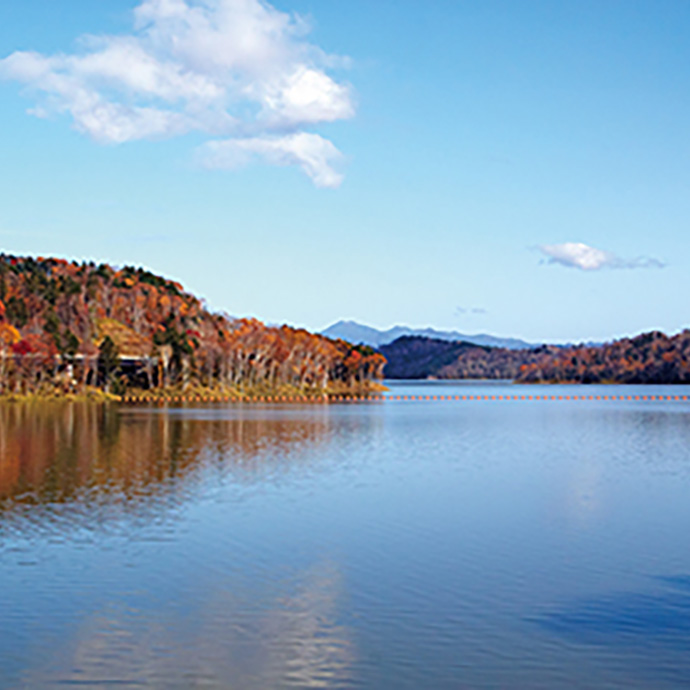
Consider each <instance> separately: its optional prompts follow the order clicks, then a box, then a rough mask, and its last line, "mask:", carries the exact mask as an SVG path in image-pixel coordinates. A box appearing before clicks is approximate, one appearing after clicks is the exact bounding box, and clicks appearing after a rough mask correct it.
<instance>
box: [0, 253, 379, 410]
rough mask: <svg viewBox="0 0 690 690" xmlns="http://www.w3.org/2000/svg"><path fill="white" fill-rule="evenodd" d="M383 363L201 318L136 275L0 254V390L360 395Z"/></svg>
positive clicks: (295, 335)
mask: <svg viewBox="0 0 690 690" xmlns="http://www.w3.org/2000/svg"><path fill="white" fill-rule="evenodd" d="M384 364H385V359H384V357H383V356H382V355H381V354H380V353H378V352H376V351H375V350H373V349H372V348H370V347H367V346H357V345H352V344H350V343H348V342H345V341H343V340H331V339H329V338H326V337H324V336H321V335H315V334H313V333H310V332H308V331H306V330H304V329H298V328H292V327H289V326H281V327H269V326H266V325H264V324H263V323H262V322H260V321H258V320H256V319H251V318H233V317H231V316H228V315H226V314H215V313H212V312H210V311H209V310H208V309H207V308H205V306H204V305H203V303H202V302H201V301H200V300H199V299H197V298H196V297H194V296H193V295H191V294H189V293H187V292H185V290H184V288H183V287H182V285H180V284H179V283H176V282H173V281H171V280H166V279H165V278H162V277H160V276H157V275H154V274H153V273H151V272H149V271H147V270H144V269H142V268H133V267H130V266H126V267H124V268H113V267H111V266H109V265H107V264H99V265H97V264H95V263H93V262H88V263H87V262H82V263H78V262H75V261H71V262H70V261H66V260H64V259H55V258H44V257H38V258H31V257H17V256H11V255H7V254H0V395H2V396H13V395H14V396H17V395H48V396H51V395H60V396H64V395H97V394H98V393H101V394H104V395H125V394H127V393H132V392H137V391H147V392H150V393H153V394H156V393H160V394H161V395H162V394H164V393H170V392H171V391H179V392H213V393H217V394H223V395H231V396H236V397H242V396H245V395H255V394H277V393H301V394H328V393H334V394H343V393H346V394H347V393H358V394H362V393H366V392H367V391H372V390H378V389H380V387H381V386H380V384H379V383H378V382H379V381H380V380H381V379H382V377H383V367H384Z"/></svg>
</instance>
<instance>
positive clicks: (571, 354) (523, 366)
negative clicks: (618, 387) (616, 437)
mask: <svg viewBox="0 0 690 690" xmlns="http://www.w3.org/2000/svg"><path fill="white" fill-rule="evenodd" d="M381 352H382V354H383V355H384V356H385V357H386V359H387V360H388V361H387V364H386V367H385V369H384V373H385V375H386V376H387V377H389V378H412V379H415V378H430V377H431V378H440V379H478V378H486V379H513V380H515V381H516V382H519V383H690V331H684V332H683V333H680V334H679V335H675V336H672V337H669V336H666V335H664V334H663V333H660V332H658V331H653V332H651V333H645V334H642V335H639V336H637V337H635V338H624V339H622V340H617V341H615V342H612V343H608V344H605V345H597V346H589V345H580V346H574V347H557V346H553V345H550V346H549V345H544V346H541V347H538V348H534V349H529V350H507V349H505V348H494V347H482V346H477V345H473V344H471V343H465V342H447V341H443V340H435V339H431V338H421V337H413V336H406V337H403V338H398V340H395V341H394V342H392V343H390V344H389V345H385V346H383V347H381Z"/></svg>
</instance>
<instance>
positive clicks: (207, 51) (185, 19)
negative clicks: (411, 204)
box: [0, 0, 355, 187]
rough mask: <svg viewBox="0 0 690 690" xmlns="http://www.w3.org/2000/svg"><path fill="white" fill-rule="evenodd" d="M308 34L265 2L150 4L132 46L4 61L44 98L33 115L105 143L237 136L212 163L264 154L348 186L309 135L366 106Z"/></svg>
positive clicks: (115, 44) (3, 73)
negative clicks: (67, 120) (56, 119)
mask: <svg viewBox="0 0 690 690" xmlns="http://www.w3.org/2000/svg"><path fill="white" fill-rule="evenodd" d="M308 30H309V27H308V26H307V24H306V23H305V22H304V21H303V20H302V19H301V18H300V17H298V16H296V15H291V14H287V13H285V12H281V11H279V10H277V9H275V8H274V7H273V6H271V5H270V4H268V3H267V2H265V1H264V0H144V1H143V2H142V3H141V4H140V5H139V6H138V7H137V8H136V9H135V10H134V27H133V30H132V33H130V34H129V35H124V36H100V37H84V38H82V39H81V47H82V49H81V50H80V51H79V52H77V53H75V54H71V55H67V54H58V55H52V56H46V55H41V54H40V53H36V52H16V53H13V54H12V55H10V56H8V57H6V58H5V59H3V60H0V79H2V78H4V79H12V80H16V81H19V82H22V83H24V84H26V85H27V87H29V90H30V91H31V92H33V93H35V94H36V96H37V105H36V107H34V108H33V109H32V110H30V111H29V112H31V113H32V114H34V115H37V116H41V117H48V116H53V115H67V116H70V117H71V118H72V121H73V124H74V127H75V128H76V129H77V130H78V131H80V132H82V133H84V134H87V135H89V136H91V137H92V138H93V139H95V140H97V141H99V142H101V143H113V144H120V143H124V142H128V141H134V140H137V139H152V138H166V137H174V136H179V135H181V134H185V133H188V132H192V131H197V132H202V133H205V134H207V135H210V136H213V137H218V136H221V137H222V136H225V137H229V138H228V139H226V140H225V141H215V142H209V143H208V144H207V145H206V147H205V148H204V154H203V155H204V157H208V156H209V155H210V154H209V152H211V153H214V152H215V158H217V157H218V156H219V155H220V154H219V152H220V151H223V152H224V155H225V158H226V160H230V159H233V158H235V159H236V158H238V157H239V154H241V153H242V152H244V154H245V155H246V154H247V153H253V154H256V155H258V156H260V157H261V158H262V159H263V160H265V161H266V162H269V163H273V164H276V165H298V166H299V167H300V168H302V169H303V170H304V171H305V172H306V173H307V174H308V175H309V176H310V177H311V178H312V180H314V182H315V183H316V184H317V185H320V186H326V187H330V186H337V185H338V184H339V183H340V182H341V181H342V176H341V175H340V174H339V173H336V172H335V171H334V170H333V168H332V167H331V163H332V162H333V161H335V160H336V159H338V158H339V157H340V154H339V152H338V151H337V149H336V148H335V146H334V145H333V144H332V143H331V142H329V141H327V140H326V139H324V138H322V137H321V136H319V135H316V134H311V133H307V132H305V131H304V128H305V127H311V126H314V125H318V124H321V123H328V122H333V121H335V120H341V119H346V118H350V117H352V116H353V115H354V112H355V105H354V99H353V94H352V91H351V89H350V87H349V86H348V85H347V84H343V83H339V82H337V81H336V80H335V79H334V78H333V77H331V76H329V75H328V74H327V73H326V70H327V68H330V67H332V66H333V65H335V64H337V62H338V60H337V58H335V57H333V56H329V55H326V54H325V53H324V52H323V51H321V50H320V49H319V48H317V47H316V46H313V45H312V44H310V43H309V42H308V41H307V39H306V35H307V33H308ZM250 157H251V156H250ZM211 158H214V156H211ZM213 167H236V165H219V164H215V165H214V166H213Z"/></svg>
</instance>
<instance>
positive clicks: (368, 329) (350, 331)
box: [320, 319, 541, 350]
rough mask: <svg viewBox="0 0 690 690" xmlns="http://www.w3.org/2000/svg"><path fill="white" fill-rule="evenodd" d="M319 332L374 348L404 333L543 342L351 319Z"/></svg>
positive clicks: (515, 346) (510, 343)
mask: <svg viewBox="0 0 690 690" xmlns="http://www.w3.org/2000/svg"><path fill="white" fill-rule="evenodd" d="M320 334H321V335H325V336H326V337H328V338H335V339H342V340H346V341H348V342H351V343H362V344H364V345H369V346H370V347H375V348H380V347H381V346H383V345H388V344H390V343H392V342H393V341H394V340H397V339H398V338H400V337H403V336H420V337H424V338H433V339H436V340H446V341H453V342H456V341H462V342H465V343H471V344H473V345H481V346H485V347H502V348H506V349H509V350H527V349H531V348H535V347H539V345H541V343H528V342H526V341H524V340H521V339H520V338H510V337H501V336H494V335H490V334H488V333H475V334H466V333H460V332H459V331H444V330H437V329H435V328H431V327H429V326H427V327H425V328H412V327H410V326H392V327H391V328H389V329H387V330H380V329H378V328H374V327H372V326H367V325H365V324H361V323H358V322H357V321H354V320H349V319H341V320H340V321H336V322H335V323H333V324H331V325H330V326H328V327H327V328H325V329H324V330H322V331H320Z"/></svg>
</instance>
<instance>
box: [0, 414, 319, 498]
mask: <svg viewBox="0 0 690 690" xmlns="http://www.w3.org/2000/svg"><path fill="white" fill-rule="evenodd" d="M208 412H211V411H209V410H190V411H181V410H169V411H168V410H150V411H141V410H138V411H135V412H132V411H129V412H121V411H120V410H119V409H118V408H116V407H109V406H104V405H93V404H78V403H74V404H55V405H51V404H42V405H28V404H27V405H0V506H4V508H5V509H8V508H11V507H12V506H16V505H18V504H23V505H32V504H48V503H50V504H59V503H65V502H73V501H78V502H82V503H88V502H89V501H95V500H98V499H103V498H107V497H117V498H121V499H123V501H124V502H127V501H133V500H136V499H138V498H146V497H150V496H152V495H156V494H158V495H160V494H161V493H163V494H169V493H170V492H172V493H177V492H179V491H184V490H189V489H190V488H192V487H193V486H194V485H195V479H196V480H198V481H203V479H204V476H206V475H204V472H208V471H213V470H216V471H220V472H222V473H227V474H230V475H231V477H232V479H233V481H235V482H237V483H239V484H251V483H255V482H258V481H265V480H270V478H271V477H272V476H273V475H275V474H276V473H284V472H286V471H289V470H290V469H292V468H294V467H295V466H296V465H299V464H302V463H307V462H309V461H310V458H311V457H312V452H313V450H315V449H316V448H317V447H319V446H321V445H322V444H323V443H324V442H325V441H326V440H327V439H328V438H329V436H330V434H331V432H332V423H331V420H330V418H329V416H328V413H327V412H325V411H320V412H314V413H305V415H304V416H294V415H289V416H288V415H283V416H281V415H280V414H277V415H276V414H275V411H273V413H272V414H271V413H268V412H267V413H266V414H265V415H263V416H262V414H261V412H260V411H253V412H252V414H251V415H243V414H241V413H238V412H237V411H232V410H228V409H219V410H216V411H213V413H212V414H205V413H208Z"/></svg>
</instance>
